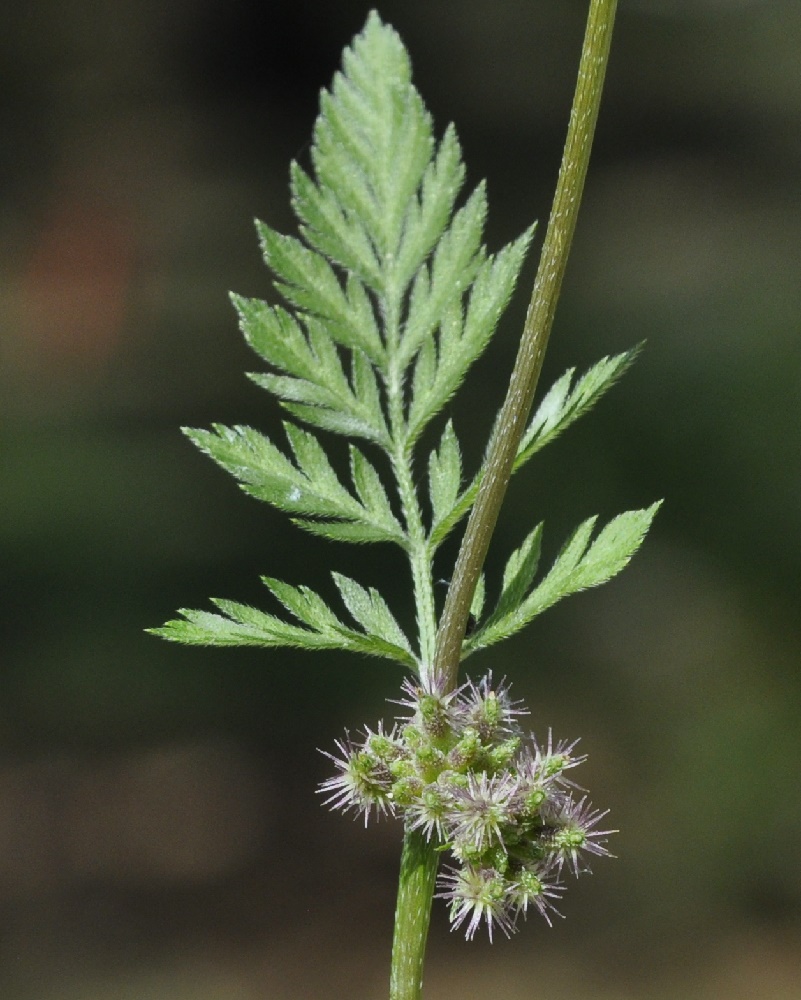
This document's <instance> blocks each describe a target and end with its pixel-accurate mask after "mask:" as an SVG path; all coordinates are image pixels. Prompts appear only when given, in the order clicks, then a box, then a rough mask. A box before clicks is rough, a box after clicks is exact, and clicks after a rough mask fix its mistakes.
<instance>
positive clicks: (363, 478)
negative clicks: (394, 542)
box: [350, 445, 404, 538]
mask: <svg viewBox="0 0 801 1000" xmlns="http://www.w3.org/2000/svg"><path fill="white" fill-rule="evenodd" d="M350 463H351V476H352V478H353V485H354V486H355V487H356V493H357V494H358V496H359V500H361V503H362V506H363V507H364V509H365V510H366V511H367V513H368V515H369V516H370V518H371V520H372V523H373V524H376V525H380V526H381V527H383V528H384V530H385V531H386V532H387V534H388V535H392V536H393V537H395V538H403V536H404V532H403V528H402V527H401V526H400V523H399V522H398V519H397V518H396V517H395V515H394V514H393V513H392V507H391V506H390V503H389V497H388V496H387V493H386V490H385V489H384V486H383V484H382V483H381V479H380V477H379V475H378V473H377V472H376V470H375V467H374V466H373V465H371V464H370V462H369V461H368V460H367V459H366V458H365V456H364V455H363V454H362V452H360V451H359V449H358V448H357V447H356V446H355V445H351V448H350Z"/></svg>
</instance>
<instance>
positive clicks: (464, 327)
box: [409, 228, 534, 440]
mask: <svg viewBox="0 0 801 1000" xmlns="http://www.w3.org/2000/svg"><path fill="white" fill-rule="evenodd" d="M533 232H534V230H533V228H532V229H529V230H527V231H526V232H525V233H523V235H522V236H521V237H519V238H518V239H517V240H514V241H513V242H512V243H510V244H508V245H507V246H506V247H504V248H503V249H502V250H501V251H500V252H499V253H498V254H497V255H496V256H494V257H489V258H488V259H487V260H486V261H484V262H483V263H482V264H481V266H480V268H479V269H478V271H477V273H476V276H475V281H474V283H473V286H472V288H471V290H470V294H469V298H468V305H467V309H466V311H465V313H464V316H463V317H462V310H461V305H460V302H459V301H458V300H457V301H455V302H454V301H453V300H452V301H451V302H450V304H449V306H448V307H447V308H446V310H445V313H444V316H443V318H442V320H441V321H440V323H439V335H440V336H439V341H440V342H439V351H438V357H437V365H436V371H435V374H434V376H433V378H432V379H430V380H429V381H428V384H427V385H426V386H425V387H423V386H422V385H421V388H420V391H418V387H417V384H415V385H414V391H413V394H412V402H411V407H410V412H409V433H410V436H411V438H412V440H414V439H415V438H416V437H417V436H418V435H419V434H420V433H422V431H423V429H424V427H425V425H426V424H427V423H428V422H429V421H430V420H431V419H432V418H433V417H434V416H435V415H436V414H437V413H438V412H439V411H440V410H441V409H442V407H443V406H444V405H445V404H446V403H447V402H448V400H449V399H450V397H451V396H452V395H453V394H454V392H456V390H457V389H458V387H459V386H460V384H461V383H462V380H463V379H464V377H465V375H466V374H467V372H468V370H469V368H470V366H471V365H472V364H473V362H474V361H476V360H477V358H478V357H480V355H481V354H482V353H483V351H484V349H485V348H486V346H487V344H488V343H489V340H490V338H491V336H492V334H493V333H494V331H495V328H496V326H497V324H498V320H499V319H500V317H501V314H502V313H503V311H504V309H505V308H506V306H507V304H508V302H509V298H510V297H511V294H512V291H513V290H514V286H515V283H516V281H517V278H518V275H519V274H520V269H521V267H522V265H523V261H524V259H525V254H526V251H527V249H528V246H529V243H530V242H531V237H532V235H533ZM432 285H433V282H432ZM411 308H412V307H410V312H411Z"/></svg>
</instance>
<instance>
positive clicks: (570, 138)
mask: <svg viewBox="0 0 801 1000" xmlns="http://www.w3.org/2000/svg"><path fill="white" fill-rule="evenodd" d="M616 7H617V0H592V2H591V3H590V11H589V14H588V16H587V28H586V31H585V34H584V45H583V47H582V51H581V61H580V63H579V71H578V81H577V83H576V92H575V95H574V97H573V107H572V109H571V112H570V124H569V126H568V131H567V140H566V141H565V149H564V153H563V154H562V164H561V167H560V169H559V179H558V181H557V185H556V194H555V195H554V200H553V206H552V208H551V215H550V218H549V219H548V229H547V231H546V233H545V240H544V242H543V246H542V254H541V256H540V263H539V267H538V269H537V276H536V278H535V280H534V290H533V292H532V295H531V302H530V304H529V307H528V313H527V315H526V322H525V326H524V327H523V335H522V338H521V340H520V347H519V349H518V353H517V359H516V361H515V366H514V370H513V372H512V377H511V379H510V382H509V390H508V392H507V394H506V399H505V400H504V404H503V407H502V408H501V411H500V414H499V415H498V420H497V422H496V424H495V430H494V432H493V435H492V439H491V441H490V444H489V448H488V449H487V457H486V460H485V462H484V467H483V470H482V473H481V485H480V487H479V490H478V495H477V497H476V502H475V505H474V507H473V510H472V511H471V514H470V518H469V520H468V522H467V528H466V530H465V534H464V538H463V540H462V546H461V549H460V551H459V557H458V559H457V561H456V568H455V569H454V573H453V577H452V582H451V586H450V587H449V588H448V594H447V597H446V599H445V608H444V610H443V612H442V618H441V619H440V623H439V630H438V632H437V643H436V653H435V657H434V670H433V674H434V677H435V678H436V679H437V684H438V686H440V688H441V690H444V691H450V690H452V689H453V688H454V687H455V686H456V677H457V673H458V670H459V661H460V659H461V653H462V641H463V639H464V634H465V629H466V627H467V620H468V615H469V613H470V605H471V603H472V600H473V594H474V592H475V589H476V584H477V583H478V578H479V575H480V574H481V569H482V567H483V565H484V559H485V557H486V555H487V549H488V548H489V543H490V538H491V536H492V532H493V531H494V529H495V524H496V522H497V520H498V513H499V511H500V508H501V504H502V502H503V498H504V495H505V494H506V488H507V486H508V485H509V479H510V477H511V475H512V466H513V464H514V460H515V456H516V455H517V449H518V446H519V444H520V439H521V438H522V436H523V432H524V431H525V427H526V421H527V419H528V415H529V411H530V410H531V403H532V401H533V399H534V391H535V389H536V388H537V381H538V379H539V375H540V371H541V369H542V362H543V358H544V356H545V348H546V347H547V346H548V337H549V336H550V333H551V327H552V325H553V318H554V314H555V312H556V303H557V300H558V298H559V291H560V289H561V287H562V278H563V276H564V273H565V268H566V266H567V258H568V254H569V252H570V244H571V242H572V240H573V233H574V231H575V228H576V219H577V217H578V210H579V204H580V202H581V195H582V192H583V190H584V179H585V177H586V176H587V167H588V165H589V162H590V150H591V148H592V140H593V135H594V134H595V123H596V122H597V120H598V109H599V107H600V104H601V94H602V92H603V83H604V76H605V75H606V66H607V63H608V60H609V48H610V44H611V41H612V27H613V25H614V20H615V9H616Z"/></svg>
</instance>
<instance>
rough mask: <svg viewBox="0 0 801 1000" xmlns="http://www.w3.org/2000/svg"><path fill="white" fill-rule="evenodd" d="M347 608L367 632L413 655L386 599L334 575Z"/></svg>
mask: <svg viewBox="0 0 801 1000" xmlns="http://www.w3.org/2000/svg"><path fill="white" fill-rule="evenodd" d="M332 575H333V577H334V583H336V585H337V587H338V589H339V592H340V594H341V595H342V600H343V601H344V602H345V607H346V608H347V609H348V611H350V613H351V614H352V615H353V617H354V618H355V619H356V621H357V622H358V623H359V624H360V625H361V626H362V628H363V629H364V630H365V632H367V633H369V634H371V635H376V636H378V637H379V638H380V639H383V640H384V641H385V642H388V643H390V644H391V645H393V646H397V647H399V648H400V649H405V650H406V651H407V652H408V653H410V654H411V647H410V646H409V640H408V639H407V638H406V636H405V635H404V634H403V631H402V630H401V627H400V625H398V623H397V621H396V620H395V618H394V616H393V614H392V612H391V611H390V610H389V607H388V606H387V603H386V601H385V600H384V598H383V597H382V596H381V595H380V594H379V593H378V591H377V590H375V589H374V588H373V587H370V588H369V590H368V589H365V588H364V587H362V586H361V584H359V583H356V581H355V580H351V579H350V578H349V577H347V576H343V575H342V574H341V573H333V574H332Z"/></svg>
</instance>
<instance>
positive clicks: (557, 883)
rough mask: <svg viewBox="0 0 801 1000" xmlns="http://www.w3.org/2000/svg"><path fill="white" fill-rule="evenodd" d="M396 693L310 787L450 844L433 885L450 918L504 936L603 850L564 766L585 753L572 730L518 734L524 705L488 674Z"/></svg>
mask: <svg viewBox="0 0 801 1000" xmlns="http://www.w3.org/2000/svg"><path fill="white" fill-rule="evenodd" d="M403 694H404V697H403V698H402V700H400V701H398V702H397V704H399V705H401V706H402V707H403V708H404V709H405V710H406V711H405V714H404V716H403V717H401V718H399V719H398V720H397V721H396V723H395V725H393V727H392V729H391V731H389V732H385V731H384V729H383V727H382V726H381V725H379V727H378V729H377V730H376V731H375V732H373V731H371V730H367V731H366V732H365V733H364V736H363V738H362V739H361V740H359V741H358V742H354V741H352V740H351V739H350V737H348V736H346V738H345V739H344V740H343V741H338V742H337V748H338V751H339V753H338V755H334V754H326V756H328V757H330V758H331V760H333V761H334V763H335V764H336V767H337V773H336V774H335V775H334V776H333V777H331V778H328V780H327V781H324V782H323V784H322V786H321V789H320V790H321V792H323V793H324V794H326V795H327V796H328V797H327V799H326V802H327V803H328V804H329V805H330V806H331V807H332V808H335V809H342V810H345V811H347V810H354V811H356V812H357V813H362V814H364V818H365V824H366V823H367V820H368V819H369V817H370V815H371V813H372V812H373V810H375V812H376V813H377V814H380V813H390V814H393V815H399V816H402V817H403V818H404V820H405V822H406V824H407V826H408V827H409V828H410V829H412V830H414V829H419V830H421V831H422V832H423V833H424V835H425V836H426V837H427V838H428V839H431V838H435V839H436V841H437V843H438V844H439V845H440V846H441V847H442V849H443V850H444V849H449V850H450V853H451V855H452V858H453V862H454V863H453V865H452V866H451V867H446V869H445V871H444V873H442V874H441V875H440V878H439V890H440V891H439V892H438V895H439V896H440V897H442V898H444V899H446V900H448V901H449V902H450V904H451V923H452V925H453V927H454V928H456V927H460V926H461V925H463V924H464V925H465V926H466V934H467V937H468V938H472V937H473V935H474V934H475V932H476V930H477V929H478V928H479V926H480V925H481V922H482V920H483V921H484V922H485V923H486V925H487V929H488V931H489V936H490V939H492V932H493V928H494V927H500V929H501V930H502V931H503V932H504V933H505V934H506V935H507V936H508V935H509V934H510V933H511V932H512V931H513V930H514V929H515V926H516V923H517V920H518V918H519V917H520V916H521V915H522V916H523V917H526V916H527V915H528V912H529V909H531V910H536V911H537V912H538V913H540V914H542V916H543V917H545V919H546V920H547V921H548V923H550V922H551V921H550V914H551V913H557V914H558V913H559V911H558V910H557V909H556V908H555V905H554V901H555V900H558V899H559V897H560V896H561V894H562V893H563V891H564V885H563V883H562V881H561V876H562V873H563V871H564V870H565V869H567V870H569V871H571V872H572V873H573V874H574V875H579V874H580V873H581V872H583V871H587V870H588V869H587V867H586V862H585V860H584V859H585V857H586V855H596V856H603V855H608V854H609V852H608V851H607V849H606V847H605V846H604V845H605V838H606V837H607V835H608V834H610V833H612V832H613V831H611V830H600V829H598V824H599V822H600V820H601V819H602V818H603V817H604V816H605V815H606V813H605V812H599V811H598V810H594V809H593V808H592V806H591V805H590V804H589V803H588V802H587V799H586V797H583V798H577V797H576V795H575V792H576V791H577V790H578V786H577V785H575V784H574V782H572V781H571V780H570V779H569V778H568V777H567V776H566V772H567V771H569V770H570V769H571V768H573V767H575V766H576V765H578V764H580V763H582V761H584V760H585V759H586V758H585V757H584V756H577V755H576V754H575V752H574V751H575V748H576V744H577V742H578V741H577V740H576V741H573V742H572V743H568V742H563V741H560V742H558V743H554V741H553V739H552V736H551V734H550V732H549V734H548V740H547V743H545V744H544V745H541V744H539V743H538V742H537V741H536V740H535V739H534V737H533V736H524V735H523V732H522V730H521V727H520V724H519V722H518V718H519V716H521V715H525V714H527V713H526V712H525V710H524V709H522V708H521V707H520V704H519V702H515V701H513V700H512V699H511V698H510V696H509V687H508V685H507V684H506V683H504V682H501V683H500V684H497V685H494V684H493V681H492V674H491V673H488V674H487V675H486V676H485V677H483V678H482V679H481V680H480V681H479V682H478V683H477V684H476V683H474V682H473V681H467V682H466V683H465V684H463V685H462V687H460V688H458V689H457V690H456V691H453V692H450V693H448V694H443V693H439V692H437V691H429V690H426V689H424V688H422V687H418V686H415V685H414V684H413V683H412V682H410V681H406V682H404V685H403Z"/></svg>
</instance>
